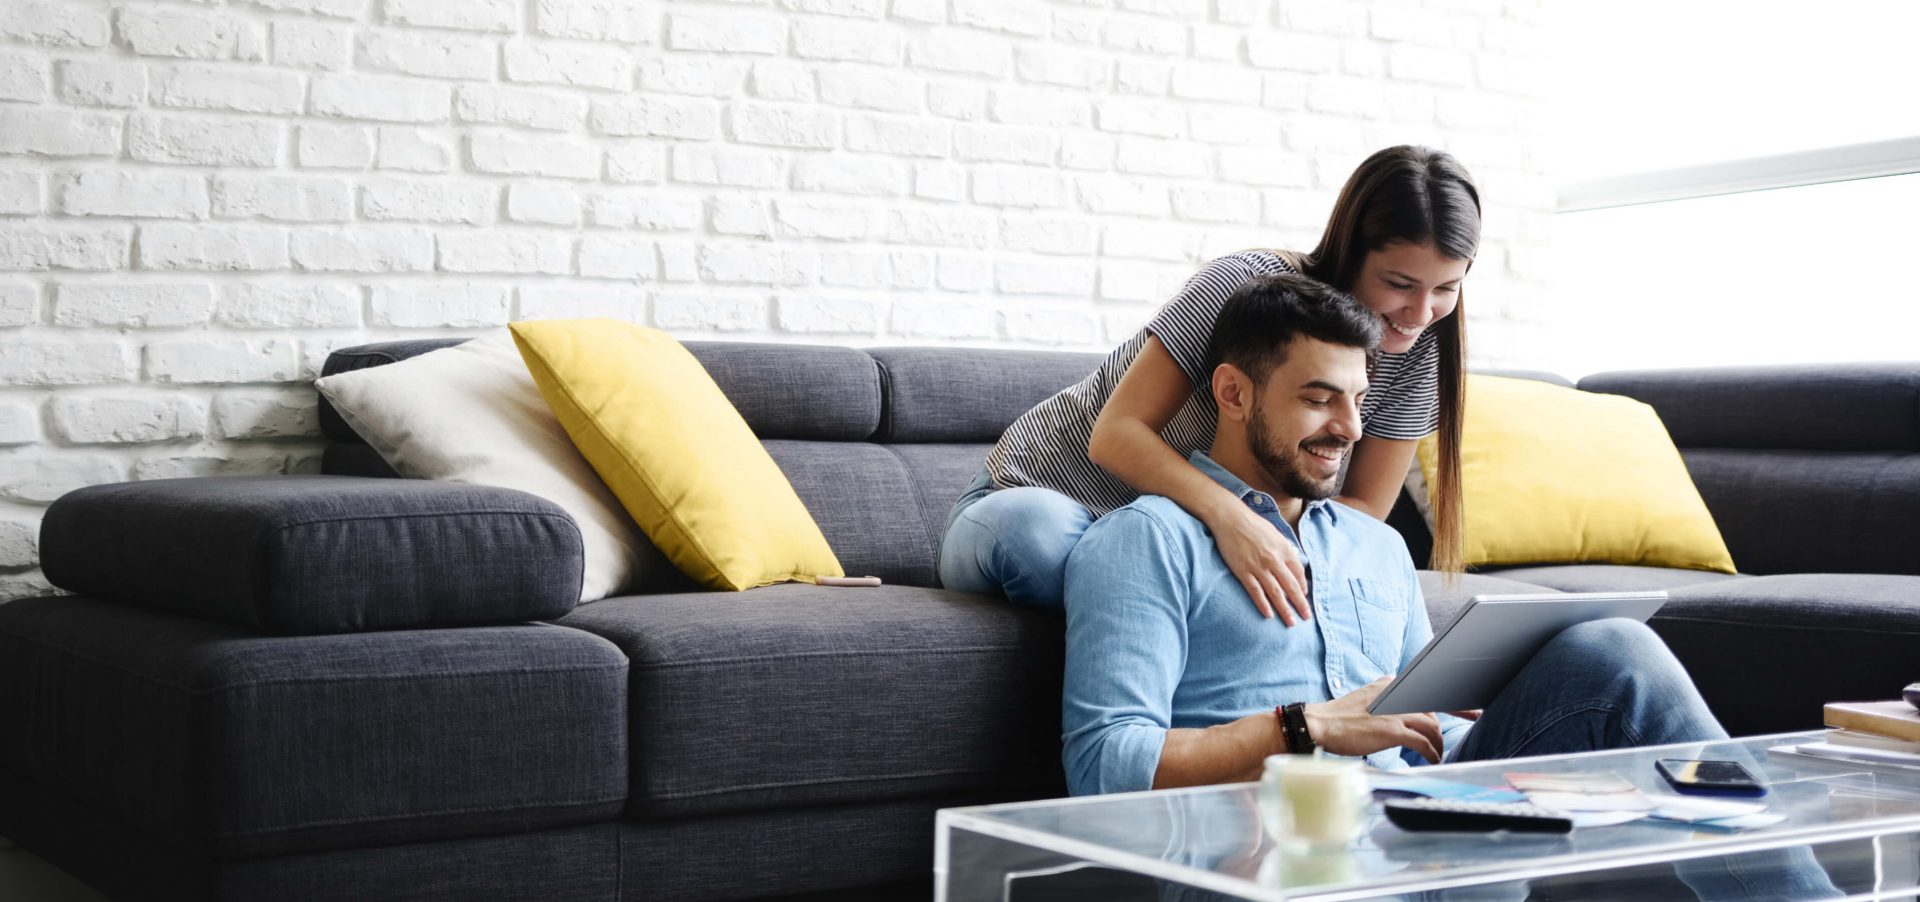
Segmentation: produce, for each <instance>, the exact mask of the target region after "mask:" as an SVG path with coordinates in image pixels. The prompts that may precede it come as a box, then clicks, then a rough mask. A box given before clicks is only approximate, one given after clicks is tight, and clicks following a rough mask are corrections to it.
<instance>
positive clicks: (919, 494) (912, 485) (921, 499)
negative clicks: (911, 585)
mask: <svg viewBox="0 0 1920 902" xmlns="http://www.w3.org/2000/svg"><path fill="white" fill-rule="evenodd" d="M874 444H875V445H877V446H878V447H880V448H883V449H885V450H886V452H887V454H889V455H891V456H892V457H893V460H894V462H895V463H898V464H899V465H900V471H901V472H902V473H905V474H906V477H907V491H909V492H912V493H913V509H914V510H915V511H916V512H918V513H919V514H920V526H921V527H922V528H923V529H925V530H926V531H927V546H928V547H929V548H931V549H932V550H933V579H934V581H935V582H939V580H940V533H939V531H938V530H936V529H934V527H933V522H932V521H931V520H928V519H927V493H926V492H925V491H923V490H921V488H920V483H919V482H917V481H915V480H914V478H913V467H912V466H910V465H909V464H908V463H907V459H906V458H905V457H902V456H900V452H899V451H896V450H894V448H893V446H892V445H890V444H886V443H884V442H875V443H874Z"/></svg>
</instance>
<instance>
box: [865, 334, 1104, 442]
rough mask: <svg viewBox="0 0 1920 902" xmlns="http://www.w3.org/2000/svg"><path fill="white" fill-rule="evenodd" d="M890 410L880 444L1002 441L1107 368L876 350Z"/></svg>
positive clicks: (996, 355) (1055, 358)
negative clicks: (1029, 415)
mask: <svg viewBox="0 0 1920 902" xmlns="http://www.w3.org/2000/svg"><path fill="white" fill-rule="evenodd" d="M868 353H870V354H871V355H872V356H873V359H874V361H875V362H876V363H878V364H879V366H880V374H881V378H882V379H883V380H884V385H885V392H884V394H885V398H886V405H885V407H884V408H883V409H882V410H881V414H880V430H879V432H878V434H877V435H876V436H875V438H876V440H878V441H883V442H985V443H988V444H992V443H993V442H996V441H999V439H1000V433H1002V432H1005V431H1006V429H1007V426H1009V425H1010V424H1012V423H1013V421H1014V420H1015V419H1016V418H1018V417H1019V416H1020V415H1021V414H1023V413H1026V412H1027V411H1028V410H1030V409H1032V407H1033V406H1034V405H1035V404H1038V403H1040V402H1041V401H1044V400H1046V399H1047V398H1049V397H1051V396H1053V395H1054V394H1056V393H1058V392H1059V391H1060V390H1061V389H1063V388H1066V387H1067V386H1069V385H1073V384H1074V383H1076V382H1079V381H1080V380H1082V379H1085V378H1086V377H1087V375H1088V374H1090V373H1092V372H1093V371H1094V370H1095V369H1096V368H1098V367H1099V366H1100V361H1101V360H1102V359H1104V355H1100V354H1071V353H1060V352H1046V351H985V350H962V349H959V348H875V349H873V350H872V351H869V352H868Z"/></svg>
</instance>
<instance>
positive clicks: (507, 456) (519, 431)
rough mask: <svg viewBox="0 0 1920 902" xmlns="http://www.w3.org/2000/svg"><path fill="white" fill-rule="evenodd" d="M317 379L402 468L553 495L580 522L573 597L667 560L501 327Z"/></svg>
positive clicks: (611, 590) (629, 582)
mask: <svg viewBox="0 0 1920 902" xmlns="http://www.w3.org/2000/svg"><path fill="white" fill-rule="evenodd" d="M314 388H316V389H319V391H320V395H321V397H324V398H326V399H327V400H328V401H329V402H331V403H332V404H333V408H334V410H335V411H337V412H338V413H339V414H340V417H341V419H344V420H346V421H347V423H348V424H349V425H351V426H352V427H353V431H354V432H355V433H356V434H358V435H359V436H360V437H361V438H362V439H364V440H365V441H366V443H367V445H368V446H369V447H371V448H373V449H374V450H375V451H377V452H379V454H380V456H381V457H382V458H383V459H385V460H386V461H387V462H389V463H391V464H392V465H393V469H394V470H395V471H396V472H398V473H400V474H401V475H403V476H406V477H408V478H410V479H433V480H438V481H441V482H459V483H467V484H471V485H490V486H495V487H498V488H505V489H515V490H517V491H522V492H526V493H528V494H530V495H536V496H538V497H541V498H545V499H547V500H548V501H551V502H553V503H554V504H556V505H559V507H560V508H561V509H562V510H564V511H566V512H567V516H569V517H571V518H573V522H574V525H575V526H578V527H579V528H580V539H581V545H582V557H583V559H584V560H583V564H584V566H583V576H582V579H581V586H580V600H581V601H582V602H588V601H597V600H599V599H601V598H605V597H607V596H608V595H612V594H615V593H621V594H625V593H628V592H632V591H635V590H636V589H637V588H638V587H639V586H640V585H641V584H642V583H644V582H646V581H647V578H648V577H649V576H650V575H653V574H657V573H658V572H659V571H661V570H663V569H666V568H668V567H669V566H670V565H669V564H668V563H667V562H666V560H665V559H664V558H663V557H661V555H660V552H659V550H658V549H656V548H655V547H654V546H653V543H652V542H649V541H648V540H647V537H646V536H645V535H644V534H642V533H641V532H640V527H639V526H637V525H635V524H634V522H633V518H631V517H629V516H627V512H626V511H625V510H624V509H622V508H621V506H620V501H619V499H617V498H615V497H613V493H612V492H609V491H608V490H607V486H606V483H604V482H602V481H601V480H600V475H599V474H598V473H595V472H594V470H593V467H592V466H591V465H590V464H588V463H587V461H586V459H585V458H583V457H581V456H580V452H579V451H578V450H577V449H575V448H574V446H573V441H572V440H571V439H569V438H568V437H567V432H566V430H565V429H562V428H560V421H559V420H557V419H555V418H554V415H553V411H552V410H550V409H548V407H547V402H546V400H545V399H544V398H542V397H541V396H540V389H539V388H537V387H535V386H534V384H533V377H532V375H530V374H529V373H528V372H527V365H526V363H525V362H523V361H522V360H521V359H520V352H519V351H518V350H516V349H515V348H514V345H513V336H511V335H509V334H507V330H505V329H497V330H494V331H493V332H490V333H488V334H487V335H485V336H482V337H480V338H477V339H474V340H473V341H469V342H466V343H464V344H461V345H458V346H456V347H451V348H443V349H441V350H438V351H435V352H433V353H431V354H422V355H420V356H418V357H414V358H412V359H409V360H403V361H400V362H398V363H393V364H389V365H387V366H382V367H376V368H371V369H362V370H356V371H354V372H349V373H335V374H333V375H331V376H323V377H321V378H320V379H319V380H318V381H316V382H315V383H314Z"/></svg>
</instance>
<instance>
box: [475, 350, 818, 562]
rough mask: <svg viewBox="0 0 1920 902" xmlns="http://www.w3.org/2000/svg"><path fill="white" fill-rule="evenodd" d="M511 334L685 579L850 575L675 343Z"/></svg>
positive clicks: (542, 388)
mask: <svg viewBox="0 0 1920 902" xmlns="http://www.w3.org/2000/svg"><path fill="white" fill-rule="evenodd" d="M512 334H513V342H514V344H516V345H518V346H519V348H520V356H521V357H522V358H524V359H525V360H526V366H527V369H528V370H530V371H531V372H532V375H533V382H534V383H535V384H537V385H538V386H539V393H540V395H541V396H542V397H544V398H545V399H546V406H547V407H549V408H551V409H552V412H553V416H554V418H555V419H557V420H558V421H559V425H560V426H562V427H564V428H565V432H566V436H567V437H568V438H571V439H572V440H573V445H574V446H575V447H576V448H578V449H579V453H580V456H582V457H584V458H585V459H586V461H587V463H589V464H591V465H592V469H593V471H594V472H596V473H598V474H599V478H600V480H602V481H604V482H605V487H606V489H607V490H610V491H611V492H612V494H613V497H615V498H617V499H619V503H620V505H621V506H623V507H625V509H626V512H627V513H628V514H629V515H631V516H632V518H633V522H635V523H638V524H639V525H640V529H641V530H643V531H644V532H645V533H646V535H647V538H649V539H651V540H653V542H652V543H653V545H654V546H655V547H657V548H659V550H660V553H661V554H663V555H665V556H666V558H667V560H670V561H672V562H673V564H674V566H675V567H677V568H679V570H680V572H682V573H685V574H686V575H688V576H690V577H692V578H693V579H694V581H696V582H698V583H699V584H701V585H703V586H706V587H707V588H709V589H731V590H734V591H738V590H741V589H751V588H754V587H755V586H765V585H770V584H772V583H777V582H787V581H790V580H800V581H804V582H811V581H813V579H814V578H815V577H819V576H827V577H838V576H842V575H844V573H843V572H842V570H841V569H840V562H839V561H838V560H837V559H835V557H834V554H833V550H832V549H831V548H829V547H828V545H827V540H826V538H825V537H824V536H822V535H821V534H820V527H819V526H817V525H816V524H815V523H814V520H813V516H812V515H811V514H809V513H808V512H807V509H806V506H805V505H803V504H802V503H801V502H800V498H799V496H797V495H795V494H794V493H793V485H792V484H791V483H789V482H788V481H787V478H786V477H785V476H784V475H782V474H781V472H780V467H779V466H778V465H776V464H775V463H774V462H773V458H771V457H768V456H767V449H766V448H765V447H763V446H762V445H761V443H760V440H759V439H757V438H755V437H754V434H753V430H752V429H751V428H749V427H748V426H747V421H746V420H744V419H742V418H741V417H740V412H739V411H738V410H736V409H734V406H733V404H732V403H731V402H729V401H728V400H727V397H726V395H725V394H723V393H721V391H720V387H719V386H718V385H716V384H714V381H713V379H712V378H711V377H710V376H708V375H707V371H706V369H705V368H704V367H702V366H701V365H700V363H699V361H697V360H695V359H694V358H693V355H691V354H689V353H687V349H686V348H685V347H683V346H682V345H681V344H680V342H678V341H676V340H674V338H673V336H671V335H668V334H667V333H665V332H662V331H660V330H658V329H648V328H643V327H641V326H636V325H633V324H631V323H623V322H617V321H613V320H604V319H597V320H596V319H581V320H537V321H532V322H518V323H514V324H513V326H512ZM589 478H590V477H589Z"/></svg>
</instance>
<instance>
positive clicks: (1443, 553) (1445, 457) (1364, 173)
mask: <svg viewBox="0 0 1920 902" xmlns="http://www.w3.org/2000/svg"><path fill="white" fill-rule="evenodd" d="M1396 241H1405V242H1410V243H1413V244H1431V245H1433V246H1434V247H1435V248H1436V249H1437V250H1439V251H1440V253H1441V254H1442V255H1444V256H1446V257H1449V258H1451V259H1454V260H1466V261H1468V266H1469V267H1471V266H1472V260H1473V258H1474V255H1475V253H1477V252H1478V251H1479V248H1480V191H1479V189H1477V188H1475V187H1474V184H1473V176H1471V175H1468V174H1467V169H1466V167H1465V166H1462V165H1460V161H1459V160H1456V159H1454V158H1453V157H1452V156H1451V155H1450V154H1447V153H1446V152H1444V151H1439V150H1434V149H1433V148H1430V147H1415V146H1411V145H1402V146H1399V147H1389V148H1387V149H1385V150H1382V151H1380V152H1378V153H1376V154H1374V155H1373V156H1370V157H1368V158H1367V159H1366V161H1365V162H1363V163H1361V164H1360V168H1358V169H1355V170H1354V171H1353V176H1352V177H1351V178H1349V179H1347V184H1346V186H1345V187H1343V188H1341V189H1340V199H1339V200H1338V201H1336V202H1335V203H1334V205H1333V215H1332V216H1331V217H1329V218H1328V220H1327V231H1326V232H1325V234H1323V235H1321V236H1320V246H1319V247H1317V248H1314V250H1313V253H1310V254H1307V255H1306V256H1304V257H1301V258H1300V263H1301V267H1300V268H1301V269H1302V270H1303V271H1304V272H1305V273H1306V274H1307V275H1309V276H1312V277H1314V278H1316V279H1319V280H1320V281H1322V282H1326V283H1327V284H1329V285H1332V286H1334V287H1336V288H1339V289H1340V290H1342V291H1348V292H1350V291H1352V290H1353V286H1354V283H1355V281H1356V280H1358V278H1359V276H1360V265H1361V263H1363V262H1364V261H1365V260H1366V257H1367V253H1368V252H1370V251H1377V250H1379V249H1381V248H1383V247H1386V246H1387V245H1389V244H1392V243H1394V242H1396ZM1429 328H1431V329H1433V330H1434V331H1435V332H1437V333H1438V338H1437V339H1436V341H1438V342H1439V343H1440V385H1439V395H1440V398H1439V400H1440V429H1439V433H1438V435H1437V436H1436V438H1437V439H1438V442H1439V461H1438V463H1439V466H1438V467H1437V468H1436V469H1437V470H1438V472H1437V473H1435V478H1434V480H1433V484H1432V485H1429V486H1428V487H1427V495H1428V497H1429V498H1430V499H1431V502H1432V506H1433V557H1432V558H1431V559H1430V560H1429V561H1428V562H1427V566H1428V567H1430V568H1431V569H1434V570H1440V571H1444V572H1447V573H1458V572H1460V570H1461V557H1462V554H1461V548H1462V545H1463V544H1464V542H1463V539H1462V536H1461V503H1460V427H1461V420H1463V419H1464V418H1465V408H1466V361H1467V323H1466V290H1465V289H1464V287H1463V288H1462V289H1461V291H1460V294H1459V301H1458V304H1457V306H1455V307H1454V310H1453V313H1452V315H1450V316H1447V317H1445V318H1443V319H1441V320H1439V321H1438V322H1436V323H1434V324H1433V325H1432V326H1430V327H1429Z"/></svg>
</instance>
